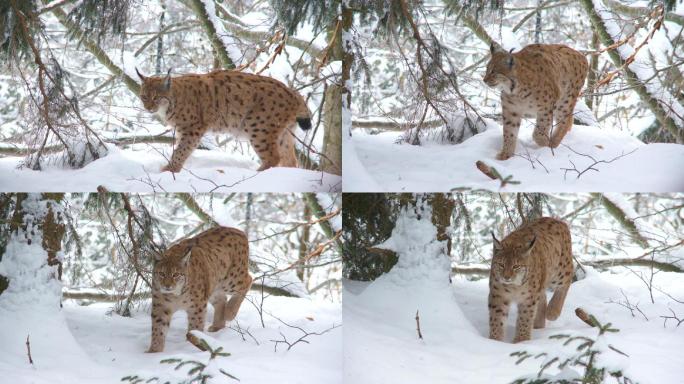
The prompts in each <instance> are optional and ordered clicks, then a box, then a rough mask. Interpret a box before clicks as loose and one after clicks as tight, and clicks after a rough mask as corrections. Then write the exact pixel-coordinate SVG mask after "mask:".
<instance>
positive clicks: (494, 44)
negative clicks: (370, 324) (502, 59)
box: [489, 41, 505, 54]
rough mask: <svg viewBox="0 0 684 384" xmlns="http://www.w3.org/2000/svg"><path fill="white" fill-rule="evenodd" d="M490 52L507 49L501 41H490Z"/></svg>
mask: <svg viewBox="0 0 684 384" xmlns="http://www.w3.org/2000/svg"><path fill="white" fill-rule="evenodd" d="M489 52H491V53H492V54H494V53H496V52H505V51H504V49H503V48H502V47H501V45H500V44H499V43H497V42H495V41H492V42H491V43H489Z"/></svg>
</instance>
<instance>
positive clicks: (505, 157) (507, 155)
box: [496, 151, 513, 160]
mask: <svg viewBox="0 0 684 384" xmlns="http://www.w3.org/2000/svg"><path fill="white" fill-rule="evenodd" d="M511 157H513V154H512V153H508V152H504V151H501V152H499V153H497V154H496V159H497V160H508V159H510V158H511Z"/></svg>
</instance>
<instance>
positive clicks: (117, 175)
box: [0, 145, 342, 192]
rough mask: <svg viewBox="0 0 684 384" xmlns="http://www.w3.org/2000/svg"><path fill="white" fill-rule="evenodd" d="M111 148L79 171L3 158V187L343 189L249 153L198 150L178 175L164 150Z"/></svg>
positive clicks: (337, 180)
mask: <svg viewBox="0 0 684 384" xmlns="http://www.w3.org/2000/svg"><path fill="white" fill-rule="evenodd" d="M167 147H168V148H166V149H168V150H169V151H170V146H167ZM108 148H109V154H108V155H107V156H106V157H104V158H101V159H99V160H96V161H94V162H92V163H90V164H88V165H86V166H85V167H83V168H81V169H76V170H72V169H61V168H48V169H45V170H43V171H33V170H30V169H25V168H17V167H18V165H19V164H20V163H21V161H22V160H23V158H20V157H6V158H0V190H1V191H23V192H43V191H50V192H52V191H71V192H93V191H95V190H96V188H97V186H98V185H104V186H105V187H107V188H108V189H109V190H110V191H126V192H153V191H156V192H162V191H168V192H173V191H190V192H228V191H249V192H285V191H287V192H330V191H339V190H340V189H341V188H342V178H341V177H340V176H337V175H332V174H328V173H324V172H316V171H310V170H306V169H300V168H282V167H277V168H271V169H268V170H266V171H264V172H257V171H256V170H257V168H259V164H258V163H257V162H255V161H254V160H252V159H250V157H248V156H243V155H240V154H233V153H229V152H219V151H201V150H198V151H194V152H193V153H192V155H190V158H189V159H188V160H187V162H186V163H185V165H184V167H185V168H184V170H183V171H182V172H180V173H177V174H175V176H174V175H172V174H171V173H170V172H163V173H161V172H160V170H161V168H162V167H163V166H164V165H166V164H167V162H168V161H167V160H166V158H167V157H168V154H165V153H164V152H163V151H162V150H158V149H155V148H153V147H151V146H148V145H139V146H134V147H133V148H131V149H119V148H117V147H116V146H108ZM165 155H166V157H165Z"/></svg>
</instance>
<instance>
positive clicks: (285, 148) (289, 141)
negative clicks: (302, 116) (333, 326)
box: [278, 125, 298, 168]
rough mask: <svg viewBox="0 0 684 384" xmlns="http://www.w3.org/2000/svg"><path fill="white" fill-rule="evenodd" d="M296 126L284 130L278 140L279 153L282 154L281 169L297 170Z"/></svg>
mask: <svg viewBox="0 0 684 384" xmlns="http://www.w3.org/2000/svg"><path fill="white" fill-rule="evenodd" d="M294 128H295V125H292V126H290V127H289V128H285V129H283V131H282V132H281V133H280V137H279V138H278V152H279V153H280V163H278V166H280V167H290V168H297V166H298V164H297V155H296V153H295V138H294Z"/></svg>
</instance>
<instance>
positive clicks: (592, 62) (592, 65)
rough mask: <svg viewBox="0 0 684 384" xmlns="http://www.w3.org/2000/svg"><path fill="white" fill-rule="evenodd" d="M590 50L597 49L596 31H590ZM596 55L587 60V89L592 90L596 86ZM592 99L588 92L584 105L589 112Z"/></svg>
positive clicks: (592, 107) (591, 106)
mask: <svg viewBox="0 0 684 384" xmlns="http://www.w3.org/2000/svg"><path fill="white" fill-rule="evenodd" d="M591 49H593V50H595V51H598V49H599V36H598V33H596V31H592V34H591ZM598 61H599V60H598V55H591V58H590V59H589V73H588V74H587V89H594V85H595V84H596V78H597V76H598ZM594 98H595V96H594V95H592V94H591V92H588V93H587V95H586V96H585V99H584V101H585V103H586V104H587V107H589V109H590V110H592V111H593V109H594Z"/></svg>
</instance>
